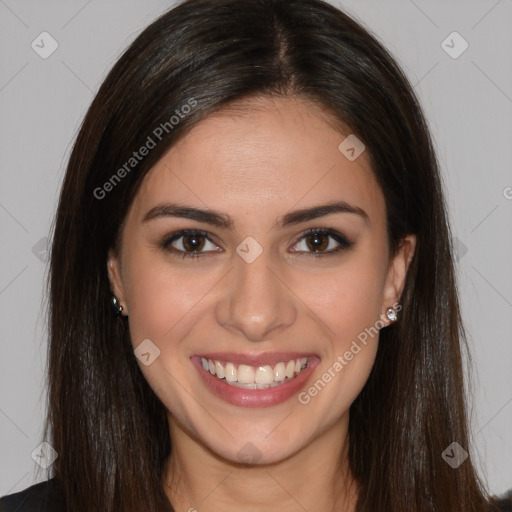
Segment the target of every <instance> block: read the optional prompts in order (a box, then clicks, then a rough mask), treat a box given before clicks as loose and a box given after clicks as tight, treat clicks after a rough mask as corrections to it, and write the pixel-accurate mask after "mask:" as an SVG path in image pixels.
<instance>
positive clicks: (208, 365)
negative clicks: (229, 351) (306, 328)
mask: <svg viewBox="0 0 512 512" xmlns="http://www.w3.org/2000/svg"><path fill="white" fill-rule="evenodd" d="M309 362H310V358H309V357H302V358H297V359H290V360H288V361H280V362H278V363H276V364H275V365H273V366H271V365H268V364H267V365H262V366H249V365H246V364H238V363H232V362H229V361H219V360H216V359H206V358H204V357H201V364H202V366H203V370H205V371H207V372H209V373H210V374H211V375H213V376H214V377H216V378H217V379H219V380H222V381H224V382H226V383H227V384H229V385H231V386H235V387H239V388H243V389H267V388H273V387H276V386H279V385H281V384H283V383H287V382H289V381H291V380H293V379H294V378H295V377H297V375H299V374H301V373H302V372H303V371H304V370H305V369H306V368H307V366H308V363H309Z"/></svg>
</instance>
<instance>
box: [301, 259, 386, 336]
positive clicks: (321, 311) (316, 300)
mask: <svg viewBox="0 0 512 512" xmlns="http://www.w3.org/2000/svg"><path fill="white" fill-rule="evenodd" d="M304 284H305V286H304ZM304 284H303V285H302V287H303V291H302V293H301V296H304V297H309V299H308V300H307V301H305V302H306V303H307V304H308V306H309V307H310V308H311V309H312V310H313V311H314V312H315V313H317V315H318V317H319V318H321V320H322V321H323V322H324V323H325V324H326V325H327V326H328V328H329V329H330V334H331V335H332V336H333V338H334V339H335V340H338V341H337V343H338V342H341V341H343V340H345V341H346V340H348V339H352V338H353V337H356V336H357V335H358V334H359V333H360V332H361V331H363V330H364V329H365V328H367V327H370V326H372V325H374V324H375V322H376V321H377V320H378V319H379V317H380V314H381V312H382V311H381V306H382V297H383V288H384V287H383V284H384V275H383V264H382V262H381V261H380V260H377V259H376V258H374V257H373V258H372V257H369V256H366V255H365V254H362V253H361V254H360V255H359V256H354V257H352V258H351V259H350V261H348V260H347V264H346V265H340V267H339V268H338V269H337V270H336V272H332V273H330V272H329V273H325V274H324V275H318V276H315V278H314V279H311V280H309V281H308V282H307V283H304Z"/></svg>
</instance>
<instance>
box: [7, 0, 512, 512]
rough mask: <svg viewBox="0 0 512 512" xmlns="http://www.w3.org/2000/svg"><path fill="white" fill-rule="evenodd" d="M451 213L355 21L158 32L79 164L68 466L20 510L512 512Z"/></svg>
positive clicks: (64, 428)
mask: <svg viewBox="0 0 512 512" xmlns="http://www.w3.org/2000/svg"><path fill="white" fill-rule="evenodd" d="M443 197H444V196H443V193H442V187H441V180H440V175H439V170H438V165H437V162H436V157H435V154H434V151H433V148H432V143H431V139H430V135H429V133H428V130H427V127H426V123H425V120H424V117H423V115H422V112H421V109H420V107H419V105H418V103H417V100H416V98H415V96H414V94H413V92H412V90H411V87H410V85H409V84H408V82H407V80H406V78H405V77H404V75H403V73H402V72H401V70H400V69H399V68H398V66H397V65H396V63H395V62H394V61H393V59H392V58H391V56H390V55H389V54H388V53H387V52H386V50H385V49H383V48H382V46H381V45H380V44H379V43H378V42H377V41H376V40H375V39H374V38H373V37H372V36H370V35H369V34H368V32H367V31H365V30H364V29H363V28H362V27H361V26H359V25H358V24H357V23H355V22H354V21H353V20H352V19H351V18H349V17H348V16H347V15H345V14H344V13H342V12H340V11H339V10H337V9H335V8H334V7H332V6H330V5H329V4H326V3H323V2H321V1H319V0H295V1H286V2H285V1H282V0H259V1H257V0H242V1H241V0H220V1H215V2H211V1H206V0H189V1H186V2H184V3H182V4H180V5H179V6H177V7H175V8H174V9H172V10H170V11H169V12H168V13H166V14H164V15H163V16H162V17H161V18H159V19H158V20H157V21H155V22H154V23H153V24H152V25H150V26H149V27H148V28H147V29H146V30H145V31H144V32H143V33H142V34H141V35H140V36H139V37H138V38H137V39H136V40H135V41H134V43H133V44H132V45H131V46H130V48H129V49H128V50H127V51H126V52H125V53H124V55H123V56H122V57H121V58H120V59H119V61H118V62H117V64H116V65H115V66H114V68H113V69H112V71H111V72H110V74H109V75H108V77H107V78H106V80H105V82H104V83H103V85H102V87H101V88H100V90H99V92H98V94H97V96H96V98H95V100H94V101H93V103H92V105H91V107H90V109H89V111H88V113H87V115H86V118H85V120H84V123H83V125H82V127H81V130H80V132H79V134H78V137H77V141H76V143H75V146H74V149H73V152H72V155H71V157H70V161H69V165H68V169H67V173H66V177H65V180H64V184H63V187H62V192H61V197H60V201H59V207H58V212H57V216H56V222H55V231H54V237H53V246H52V252H51V275H50V303H51V315H50V349H49V350H50V352H49V390H50V392H49V413H48V420H47V426H46V427H47V431H46V432H47V439H48V440H49V442H50V444H51V446H52V447H53V449H54V450H56V453H57V454H58V458H57V459H56V460H55V461H54V462H53V466H52V467H53V470H54V478H52V479H51V480H50V481H49V482H47V483H43V484H39V485H37V486H33V487H31V488H30V489H28V490H25V491H23V492H22V493H18V494H16V495H12V496H10V497H6V498H4V499H3V500H2V502H1V503H2V505H3V506H4V508H5V510H19V511H31V510H48V511H50V510H51V511H54V510H72V511H77V512H80V511H84V512H85V511H93V510H94V511H97V510H102V511H108V512H114V511H115V512H118V511H123V512H126V511H138V512H140V511H146V510H147V511H154V510H159V511H163V510H177V511H178V510H183V511H185V510H188V511H189V512H191V511H194V510H197V511H199V512H202V511H209V510H222V511H230V510H235V509H236V510H238V509H239V508H240V507H243V509H244V510H248V511H260V510H269V509H273V508H275V507H276V506H279V509H280V510H286V511H288V510H289V511H292V510H293V511H295V510H311V511H313V510H315V511H331V510H346V511H358V512H359V511H375V510H379V511H390V512H391V511H393V512H399V511H404V512H405V511H407V512H411V511H418V512H420V511H427V510H428V511H443V512H444V511H446V512H451V511H470V510H471V511H475V512H476V511H489V510H511V508H510V500H508V501H507V500H505V499H502V500H497V499H492V498H491V497H490V496H489V495H488V493H487V492H486V491H485V489H484V486H483V485H482V483H481V482H480V480H479V477H478V475H477V474H476V471H475V469H474V466H473V462H472V459H471V457H470V456H468V452H469V451H471V450H470V446H469V440H468V431H467V430H468V427H467V423H468V422H467V416H466V404H465V398H464V396H463V393H462V389H463V371H462V363H461V350H462V349H465V348H466V346H465V338H464V331H463V328H462V325H461V320H460V313H459V304H458V298H457V289H456V282H455V279H454V270H453V255H452V248H451V243H450V240H451V239H450V231H449V226H448V222H447V217H446V210H445V204H444V198H443ZM507 507H508V508H507Z"/></svg>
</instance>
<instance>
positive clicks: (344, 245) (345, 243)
mask: <svg viewBox="0 0 512 512" xmlns="http://www.w3.org/2000/svg"><path fill="white" fill-rule="evenodd" d="M186 235H199V236H203V237H205V238H206V239H207V240H209V241H210V242H212V240H210V238H209V236H208V235H209V233H207V232H206V231H201V230H200V229H182V230H180V231H176V232H175V233H172V234H171V235H169V236H167V237H166V238H165V239H164V240H162V242H161V244H160V246H161V247H162V249H164V250H167V251H170V252H171V253H173V254H174V255H176V256H180V257H182V258H199V257H202V256H204V255H205V254H206V253H201V252H185V251H181V250H179V249H175V248H174V247H171V243H172V242H175V241H176V240H179V239H180V238H182V237H183V236H186ZM311 235H328V236H330V237H331V238H332V239H334V240H335V241H336V242H337V243H338V244H339V247H338V248H336V249H334V250H330V251H328V252H321V251H318V252H309V253H308V254H309V255H310V256H313V257H314V258H321V257H324V256H331V255H334V254H338V253H339V252H341V251H343V250H346V249H349V248H350V247H352V245H353V244H354V242H351V241H349V240H348V239H347V238H346V237H345V236H344V235H342V234H341V233H339V232H338V231H335V230H333V229H329V228H312V229H308V230H307V231H305V232H304V233H303V234H302V236H301V237H300V238H299V239H298V240H297V242H296V243H295V244H294V245H297V244H298V243H300V242H302V240H304V239H306V238H307V237H308V236H311ZM212 243H213V242H212ZM293 252H299V253H300V252H302V251H293Z"/></svg>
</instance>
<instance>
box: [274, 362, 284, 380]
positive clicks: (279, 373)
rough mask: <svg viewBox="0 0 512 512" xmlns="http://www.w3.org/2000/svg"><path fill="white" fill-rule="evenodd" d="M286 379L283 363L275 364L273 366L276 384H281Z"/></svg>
mask: <svg viewBox="0 0 512 512" xmlns="http://www.w3.org/2000/svg"><path fill="white" fill-rule="evenodd" d="M285 378H286V366H285V365H284V363H277V364H276V365H275V366H274V380H275V381H276V382H283V380H284V379H285Z"/></svg>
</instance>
